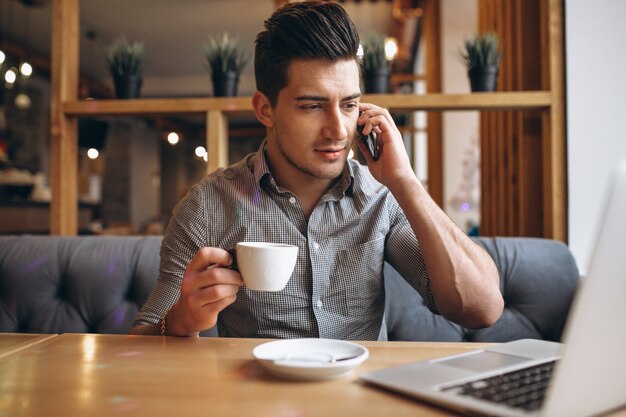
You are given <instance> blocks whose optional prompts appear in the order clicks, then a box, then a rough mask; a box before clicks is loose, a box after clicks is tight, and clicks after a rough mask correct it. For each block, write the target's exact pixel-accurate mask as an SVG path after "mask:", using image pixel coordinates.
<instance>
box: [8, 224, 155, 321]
mask: <svg viewBox="0 0 626 417" xmlns="http://www.w3.org/2000/svg"><path fill="white" fill-rule="evenodd" d="M160 243H161V238H160V237H81V238H72V237H54V238H51V237H48V236H24V237H15V236H11V237H0V277H1V279H0V294H1V296H0V331H13V332H22V331H26V332H33V333H37V332H39V333H63V332H93V333H126V332H127V331H128V329H129V324H130V323H132V320H133V318H134V316H135V314H136V313H137V311H138V310H139V308H140V306H141V305H143V303H144V302H145V300H146V299H147V297H148V295H149V294H150V291H151V290H152V287H153V286H154V282H155V280H156V277H157V276H158V265H159V262H158V257H159V247H160ZM9 277H11V279H9Z"/></svg>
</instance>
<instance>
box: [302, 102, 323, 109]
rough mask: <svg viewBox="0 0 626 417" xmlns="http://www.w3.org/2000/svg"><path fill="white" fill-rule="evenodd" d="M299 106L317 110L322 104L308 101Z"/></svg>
mask: <svg viewBox="0 0 626 417" xmlns="http://www.w3.org/2000/svg"><path fill="white" fill-rule="evenodd" d="M299 108H300V109H302V110H317V109H321V108H322V106H321V105H320V104H319V103H310V104H303V105H301V106H299Z"/></svg>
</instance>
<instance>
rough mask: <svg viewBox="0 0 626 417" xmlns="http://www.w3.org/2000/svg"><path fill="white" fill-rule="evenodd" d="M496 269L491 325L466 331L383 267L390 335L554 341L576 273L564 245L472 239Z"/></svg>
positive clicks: (546, 241) (425, 338) (534, 240)
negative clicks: (497, 302) (496, 307)
mask: <svg viewBox="0 0 626 417" xmlns="http://www.w3.org/2000/svg"><path fill="white" fill-rule="evenodd" d="M475 241H476V242H477V243H478V244H480V245H481V246H482V247H483V248H484V249H485V250H486V251H487V253H489V255H491V257H492V258H493V260H494V262H495V264H496V266H497V268H498V272H499V274H500V291H501V292H502V296H503V298H504V304H505V305H504V312H503V313H502V316H501V317H500V319H499V320H498V321H497V322H496V323H495V324H494V325H492V326H490V327H487V328H484V329H480V330H470V329H465V328H462V327H461V326H459V325H457V324H454V323H451V322H449V321H447V320H446V319H444V318H443V317H441V316H437V315H434V314H430V312H429V311H428V310H427V309H426V307H425V305H424V303H423V301H422V299H421V297H420V296H419V294H417V293H416V292H415V291H413V290H412V289H411V287H410V286H409V285H408V284H407V283H406V282H405V281H404V280H403V279H402V278H401V277H400V276H398V274H397V273H395V271H393V270H392V269H391V267H389V266H388V265H387V266H385V279H386V282H385V284H386V285H385V286H386V289H387V292H388V297H387V308H386V314H387V327H388V329H389V339H390V340H423V341H434V340H436V341H450V342H507V341H510V340H517V339H522V338H532V339H545V340H553V341H559V340H560V339H561V334H562V332H563V327H564V325H565V321H566V319H567V315H568V313H569V310H570V306H571V303H572V299H573V297H574V292H575V290H576V286H577V285H578V279H579V273H578V268H577V266H576V262H575V260H574V257H573V256H572V253H571V252H570V250H569V248H568V247H567V246H566V245H565V244H564V243H562V242H559V241H555V240H550V239H538V238H515V237H496V238H490V237H481V238H475Z"/></svg>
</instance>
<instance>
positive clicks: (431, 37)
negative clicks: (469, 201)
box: [423, 0, 445, 208]
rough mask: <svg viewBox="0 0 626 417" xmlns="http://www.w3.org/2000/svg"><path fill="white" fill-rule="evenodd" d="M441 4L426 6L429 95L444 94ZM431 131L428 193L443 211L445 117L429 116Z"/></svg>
mask: <svg viewBox="0 0 626 417" xmlns="http://www.w3.org/2000/svg"><path fill="white" fill-rule="evenodd" d="M440 14H441V13H440V4H439V0H427V1H426V2H425V3H424V23H423V24H424V26H423V30H424V45H425V46H426V58H425V59H426V89H427V93H428V94H432V93H441V17H440ZM426 117H427V129H428V142H427V143H428V146H427V149H428V150H427V154H428V193H429V194H430V196H431V197H432V199H433V200H434V201H435V203H437V204H438V205H439V207H441V208H444V201H443V198H444V187H443V176H444V175H443V173H444V168H445V167H444V164H443V117H442V114H441V113H438V112H429V113H428V115H427V116H426Z"/></svg>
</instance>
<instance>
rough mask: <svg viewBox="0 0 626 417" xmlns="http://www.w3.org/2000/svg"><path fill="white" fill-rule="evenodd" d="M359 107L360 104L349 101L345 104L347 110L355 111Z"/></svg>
mask: <svg viewBox="0 0 626 417" xmlns="http://www.w3.org/2000/svg"><path fill="white" fill-rule="evenodd" d="M358 107H359V104H358V103H357V102H356V101H349V102H347V103H344V104H343V108H344V109H346V110H350V111H351V110H354V109H357V108H358Z"/></svg>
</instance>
